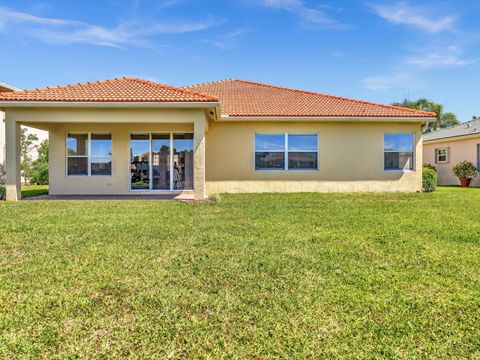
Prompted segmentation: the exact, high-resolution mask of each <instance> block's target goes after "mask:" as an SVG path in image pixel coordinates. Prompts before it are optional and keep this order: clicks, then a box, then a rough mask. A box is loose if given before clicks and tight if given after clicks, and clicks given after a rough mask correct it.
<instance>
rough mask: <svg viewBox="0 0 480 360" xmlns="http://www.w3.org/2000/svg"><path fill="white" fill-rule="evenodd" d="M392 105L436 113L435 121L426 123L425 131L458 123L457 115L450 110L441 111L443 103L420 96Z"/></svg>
mask: <svg viewBox="0 0 480 360" xmlns="http://www.w3.org/2000/svg"><path fill="white" fill-rule="evenodd" d="M392 105H394V106H401V107H406V108H409V109H416V110H423V111H431V112H434V113H435V114H436V118H437V121H436V122H434V123H431V124H429V125H428V127H427V128H426V129H425V132H430V131H433V130H437V129H439V128H446V127H448V126H452V125H457V124H460V121H458V119H457V116H456V115H455V114H454V113H452V112H443V105H442V104H438V103H436V102H433V101H431V100H428V99H425V98H420V99H418V100H415V101H412V100H409V99H404V100H403V101H402V102H396V103H393V104H392Z"/></svg>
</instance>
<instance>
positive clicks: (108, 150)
mask: <svg viewBox="0 0 480 360" xmlns="http://www.w3.org/2000/svg"><path fill="white" fill-rule="evenodd" d="M91 148H92V157H91V159H90V164H91V165H90V166H91V175H112V135H111V134H92V140H91Z"/></svg>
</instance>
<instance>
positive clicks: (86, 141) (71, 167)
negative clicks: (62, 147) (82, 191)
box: [67, 133, 112, 176]
mask: <svg viewBox="0 0 480 360" xmlns="http://www.w3.org/2000/svg"><path fill="white" fill-rule="evenodd" d="M111 174H112V136H111V134H91V133H85V134H68V135H67V175H84V176H96V175H111Z"/></svg>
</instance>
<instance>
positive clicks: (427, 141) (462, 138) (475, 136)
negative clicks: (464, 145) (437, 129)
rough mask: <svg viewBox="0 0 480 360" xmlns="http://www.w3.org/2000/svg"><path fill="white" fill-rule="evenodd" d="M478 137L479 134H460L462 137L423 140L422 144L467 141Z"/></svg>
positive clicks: (453, 136)
mask: <svg viewBox="0 0 480 360" xmlns="http://www.w3.org/2000/svg"><path fill="white" fill-rule="evenodd" d="M478 137H480V132H476V133H470V134H462V135H452V136H444V137H441V138H436V139H425V138H424V139H423V142H424V143H431V144H433V143H441V142H448V141H457V140H468V139H472V138H478Z"/></svg>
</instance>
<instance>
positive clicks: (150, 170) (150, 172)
mask: <svg viewBox="0 0 480 360" xmlns="http://www.w3.org/2000/svg"><path fill="white" fill-rule="evenodd" d="M152 134H164V135H169V136H170V154H169V157H170V189H152V187H153V176H152V175H153V158H152ZM174 134H192V135H194V134H193V131H143V132H142V131H140V132H131V133H129V134H128V150H129V152H130V149H131V148H132V135H148V151H149V152H148V159H149V160H148V189H132V173H131V171H130V166H131V163H130V161H131V158H130V155H129V156H128V167H127V174H128V191H129V192H157V193H180V192H182V193H183V192H193V191H194V189H174V188H173V187H174V183H173V182H174V179H173V171H172V169H173V158H174V153H173V150H174V149H173V140H174V139H173V135H174ZM193 146H194V149H195V139H193ZM194 170H195V164H194Z"/></svg>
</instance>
